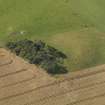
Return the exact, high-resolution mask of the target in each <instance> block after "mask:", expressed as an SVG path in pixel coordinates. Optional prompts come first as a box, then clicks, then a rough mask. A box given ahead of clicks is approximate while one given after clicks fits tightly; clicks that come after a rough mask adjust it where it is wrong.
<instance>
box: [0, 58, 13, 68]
mask: <svg viewBox="0 0 105 105" xmlns="http://www.w3.org/2000/svg"><path fill="white" fill-rule="evenodd" d="M12 63H13V60H10V61H9V62H7V63H4V64H0V67H2V66H6V65H10V64H12Z"/></svg>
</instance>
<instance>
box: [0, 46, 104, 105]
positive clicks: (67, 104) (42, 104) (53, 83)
mask: <svg viewBox="0 0 105 105" xmlns="http://www.w3.org/2000/svg"><path fill="white" fill-rule="evenodd" d="M84 104H85V105H104V104H105V65H101V66H97V67H92V68H88V69H85V70H83V71H77V72H72V73H68V74H67V75H65V76H61V77H60V78H58V79H55V78H54V77H52V76H50V75H48V74H47V73H45V72H43V70H41V69H40V68H38V67H36V66H35V65H31V64H29V63H27V62H26V61H24V60H23V59H21V58H20V57H17V56H16V55H14V54H11V53H10V52H8V51H6V50H4V49H2V48H0V105H84Z"/></svg>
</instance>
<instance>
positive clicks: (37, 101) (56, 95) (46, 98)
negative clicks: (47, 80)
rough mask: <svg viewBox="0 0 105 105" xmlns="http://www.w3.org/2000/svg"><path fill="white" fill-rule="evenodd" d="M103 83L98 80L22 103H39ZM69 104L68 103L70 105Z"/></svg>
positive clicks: (29, 104)
mask: <svg viewBox="0 0 105 105" xmlns="http://www.w3.org/2000/svg"><path fill="white" fill-rule="evenodd" d="M103 83H105V81H103V82H100V83H94V84H90V85H87V86H83V87H79V88H75V89H70V90H67V91H63V92H61V93H58V94H53V95H50V96H47V97H44V98H42V99H39V100H36V101H34V102H30V103H27V104H24V105H31V104H34V103H39V102H41V101H45V100H48V99H50V98H55V97H59V96H61V95H65V94H68V93H71V92H73V91H77V90H80V89H86V88H89V87H91V86H95V85H99V84H103ZM71 104H75V103H71ZM71 104H70V105H71Z"/></svg>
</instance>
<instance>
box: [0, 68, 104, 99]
mask: <svg viewBox="0 0 105 105" xmlns="http://www.w3.org/2000/svg"><path fill="white" fill-rule="evenodd" d="M101 72H105V70H100V71H97V72H94V73H91V74H90V73H88V74H85V75H84V76H83V75H81V76H77V77H75V78H69V79H64V80H61V81H57V82H54V83H51V84H47V85H44V86H40V87H37V88H34V89H31V90H28V91H24V92H22V93H18V94H14V95H10V96H7V97H3V98H1V99H0V101H4V100H7V99H10V98H14V97H17V96H21V95H24V94H28V93H31V92H33V91H37V90H39V89H42V88H47V87H49V86H52V85H57V84H59V83H62V82H65V81H69V80H71V79H72V80H75V79H80V78H84V77H87V76H92V75H94V74H97V73H101ZM104 82H105V81H104ZM100 83H101V82H100ZM100 83H96V85H97V84H100ZM91 85H92V86H93V85H94V84H91ZM89 86H90V85H89ZM79 88H80V87H79ZM81 88H82V87H81ZM83 88H87V86H86V87H83ZM75 90H78V88H77V89H75ZM72 91H74V90H69V91H67V92H66V93H68V92H72ZM66 93H61V94H66ZM55 95H56V96H57V94H54V95H51V96H48V97H54V96H55ZM48 97H47V98H48ZM45 98H46V97H44V99H45ZM44 99H40V100H44Z"/></svg>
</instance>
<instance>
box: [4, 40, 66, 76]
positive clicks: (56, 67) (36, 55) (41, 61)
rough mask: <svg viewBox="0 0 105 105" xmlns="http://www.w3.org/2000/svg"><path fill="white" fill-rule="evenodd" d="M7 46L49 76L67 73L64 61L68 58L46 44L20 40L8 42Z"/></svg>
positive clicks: (39, 41)
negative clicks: (42, 69)
mask: <svg viewBox="0 0 105 105" xmlns="http://www.w3.org/2000/svg"><path fill="white" fill-rule="evenodd" d="M6 46H7V47H8V48H9V49H10V50H11V51H12V52H14V53H15V54H16V55H17V56H21V57H23V58H24V59H27V60H28V61H29V63H31V64H36V65H39V66H40V67H42V68H44V70H46V71H47V73H49V74H63V73H67V72H68V71H67V69H66V67H65V66H64V60H65V59H66V58H67V56H66V55H65V54H64V53H63V52H61V51H59V50H57V49H56V48H54V47H52V46H50V45H48V44H46V43H45V42H43V41H41V40H38V41H31V40H27V39H25V40H20V41H15V42H8V43H7V44H6Z"/></svg>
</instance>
